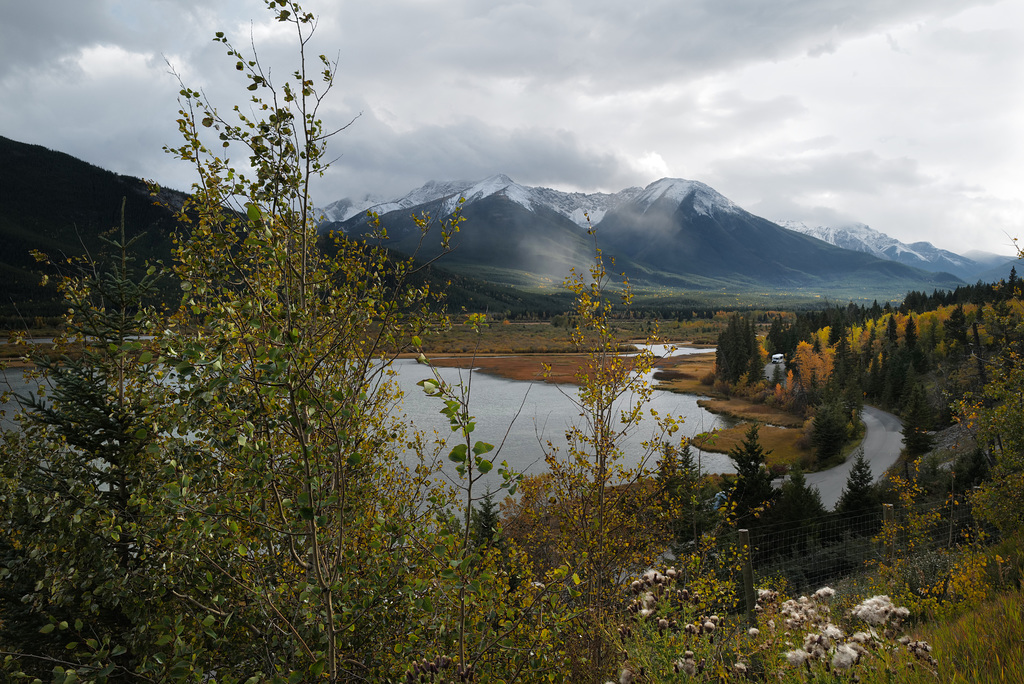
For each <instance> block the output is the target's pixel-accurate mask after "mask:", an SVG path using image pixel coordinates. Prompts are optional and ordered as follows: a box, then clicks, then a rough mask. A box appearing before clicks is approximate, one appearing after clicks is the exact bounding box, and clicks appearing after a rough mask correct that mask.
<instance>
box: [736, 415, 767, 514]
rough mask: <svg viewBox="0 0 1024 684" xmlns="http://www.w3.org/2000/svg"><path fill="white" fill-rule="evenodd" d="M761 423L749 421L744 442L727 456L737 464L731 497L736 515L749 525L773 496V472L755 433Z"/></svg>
mask: <svg viewBox="0 0 1024 684" xmlns="http://www.w3.org/2000/svg"><path fill="white" fill-rule="evenodd" d="M759 430H760V426H759V425H758V424H757V423H751V425H750V427H749V428H748V429H747V432H746V434H745V435H744V437H743V441H742V442H741V443H740V444H739V445H738V446H735V447H733V448H732V449H731V450H730V451H729V458H730V459H731V460H732V462H733V463H734V464H735V466H736V480H735V483H734V485H733V489H732V494H731V497H730V498H731V500H732V502H733V503H734V504H735V507H736V508H735V512H736V517H737V519H738V520H740V521H741V522H744V523H746V524H751V523H752V522H753V521H754V519H755V518H756V517H757V513H758V511H759V510H762V509H764V508H766V507H769V506H771V504H772V501H773V500H774V498H775V488H774V487H773V486H772V475H771V472H770V471H769V470H768V465H767V463H766V460H765V459H766V457H767V456H768V454H767V453H766V452H765V450H764V447H762V446H761V440H760V437H759V436H758V431H759Z"/></svg>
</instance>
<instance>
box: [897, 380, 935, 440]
mask: <svg viewBox="0 0 1024 684" xmlns="http://www.w3.org/2000/svg"><path fill="white" fill-rule="evenodd" d="M933 413H934V412H933V411H932V407H931V405H930V404H929V403H928V398H927V397H926V396H925V393H924V387H922V386H921V384H920V383H913V384H912V385H911V387H910V390H909V392H908V396H907V400H906V403H905V404H904V408H903V447H904V449H905V450H906V452H907V456H908V457H909V458H911V459H916V458H919V457H921V456H923V455H924V454H926V453H928V451H929V450H931V448H932V443H933V441H934V439H933V437H932V436H931V435H930V434H928V431H929V430H930V429H931V428H932V420H933Z"/></svg>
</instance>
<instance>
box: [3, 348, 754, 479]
mask: <svg viewBox="0 0 1024 684" xmlns="http://www.w3.org/2000/svg"><path fill="white" fill-rule="evenodd" d="M707 351H708V350H706V349H692V348H683V350H682V351H677V352H676V353H677V354H678V353H704V352H707ZM655 353H656V354H657V353H658V351H657V350H655ZM393 368H394V370H395V375H394V378H395V380H396V381H397V382H398V385H399V387H401V389H402V391H403V392H404V394H405V397H404V400H403V402H402V405H401V407H400V409H399V410H400V412H401V413H403V414H405V416H406V417H407V418H408V420H409V422H410V423H411V424H412V425H414V426H415V427H416V428H417V429H418V430H420V431H422V432H425V433H427V434H428V435H429V434H432V433H434V432H435V431H436V433H437V435H438V436H440V437H441V438H449V437H450V436H451V435H452V433H451V430H450V428H449V424H448V419H447V418H446V417H445V416H443V415H441V413H440V410H441V408H442V407H443V404H442V403H441V402H440V401H439V400H438V399H436V398H432V397H428V396H427V395H425V394H424V393H423V390H422V389H421V388H420V387H418V386H417V385H416V383H417V382H418V381H420V380H423V379H425V378H428V377H430V372H431V371H430V369H428V368H427V367H425V366H422V365H420V364H417V363H416V362H415V361H414V360H412V359H399V360H396V361H395V362H394V364H393ZM437 370H438V372H439V373H440V374H441V377H442V378H444V380H445V381H446V382H449V383H457V382H460V381H461V382H471V386H470V389H471V396H470V412H471V413H472V415H473V416H474V417H475V422H476V431H475V432H474V434H473V439H474V440H478V439H479V440H483V441H485V442H489V443H491V444H493V445H495V448H496V449H498V448H499V447H500V451H499V452H498V453H497V454H496V455H495V462H496V463H500V462H501V461H502V460H505V461H507V462H508V464H509V466H511V467H512V468H513V469H514V470H516V471H517V472H522V473H525V474H538V473H542V472H544V470H545V469H546V466H545V463H544V450H545V448H548V447H547V445H548V443H549V442H550V443H551V444H552V445H554V446H557V447H560V448H562V450H563V453H564V447H565V431H566V430H567V429H568V428H569V427H570V426H572V425H573V424H580V425H582V421H583V419H582V418H581V417H580V415H579V411H578V409H577V408H576V406H575V405H574V403H573V401H572V400H573V399H574V398H575V393H576V389H575V387H573V386H570V385H552V384H547V383H543V382H533V383H531V382H524V381H519V380H507V379H505V378H500V377H496V376H493V375H486V374H484V373H479V372H478V373H470V372H469V371H466V370H459V369H457V368H438V369H437ZM8 389H13V390H16V391H19V392H21V393H27V392H28V391H30V390H31V391H35V389H36V385H34V384H33V385H26V384H25V383H24V371H23V370H21V369H17V368H12V369H7V370H5V371H3V377H2V378H0V390H8ZM2 408H3V409H4V410H5V411H6V415H5V417H4V418H3V426H4V427H6V428H10V427H14V426H15V424H14V423H13V421H12V417H13V415H14V414H15V413H16V412H17V410H18V406H17V403H16V402H15V401H13V399H10V398H9V399H8V401H6V402H5V403H4V404H3V406H2ZM648 408H651V409H654V410H656V411H657V412H658V413H659V414H662V415H664V414H672V415H674V416H676V417H677V418H680V419H682V420H683V424H682V426H681V429H680V432H679V433H677V435H678V436H682V435H685V436H687V437H692V436H694V435H696V434H698V433H701V432H708V431H710V430H713V429H715V428H722V427H728V426H729V425H731V424H732V422H731V421H730V420H729V419H728V418H725V417H722V416H716V415H714V414H712V413H710V412H708V411H706V410H704V409H703V408H701V407H700V406H698V405H697V397H696V396H694V395H690V394H676V393H673V392H668V391H664V390H655V392H654V395H653V397H652V399H651V402H650V405H649V407H648ZM654 427H655V426H654V421H653V420H645V421H643V422H642V423H641V424H640V426H639V428H638V429H636V430H634V431H633V433H632V434H630V435H629V437H628V438H627V439H626V440H625V442H624V445H623V446H624V450H625V453H626V458H625V464H626V465H635V464H636V463H637V462H638V460H639V459H640V458H641V456H642V453H643V448H642V446H641V443H642V442H643V441H644V440H645V439H649V438H650V437H651V436H652V434H653V431H654ZM678 436H677V438H676V441H677V442H678ZM492 455H494V454H492ZM694 456H695V457H697V458H699V459H700V465H701V468H702V470H704V471H705V472H711V473H722V472H734V468H733V466H732V462H731V461H730V460H729V458H728V457H727V456H725V455H724V454H716V453H710V452H704V453H701V452H699V450H695V451H694ZM409 460H410V462H412V460H413V459H412V458H410V459H409ZM650 465H651V466H653V465H654V464H653V462H652V463H651V464H650ZM445 469H446V471H447V472H448V473H449V475H453V474H454V465H453V464H451V463H448V462H445ZM499 482H500V476H499V475H498V474H497V471H496V470H495V471H492V472H491V473H489V474H488V475H487V476H486V479H485V480H484V481H483V486H486V485H488V484H489V485H490V486H491V487H492V488H494V489H496V488H497V486H498V484H499Z"/></svg>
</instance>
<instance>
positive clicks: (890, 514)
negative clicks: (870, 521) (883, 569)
mask: <svg viewBox="0 0 1024 684" xmlns="http://www.w3.org/2000/svg"><path fill="white" fill-rule="evenodd" d="M882 524H883V525H884V529H885V530H886V532H887V533H888V535H889V549H888V550H889V565H895V563H896V510H895V509H894V508H893V505H892V504H882Z"/></svg>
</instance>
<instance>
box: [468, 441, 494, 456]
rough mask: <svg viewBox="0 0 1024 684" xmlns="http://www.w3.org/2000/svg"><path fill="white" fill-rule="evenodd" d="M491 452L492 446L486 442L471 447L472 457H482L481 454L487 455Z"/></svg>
mask: <svg viewBox="0 0 1024 684" xmlns="http://www.w3.org/2000/svg"><path fill="white" fill-rule="evenodd" d="M493 450H494V445H493V444H488V443H487V442H477V443H476V444H474V445H473V455H474V456H482V455H483V454H486V453H489V452H491V451H493Z"/></svg>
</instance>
